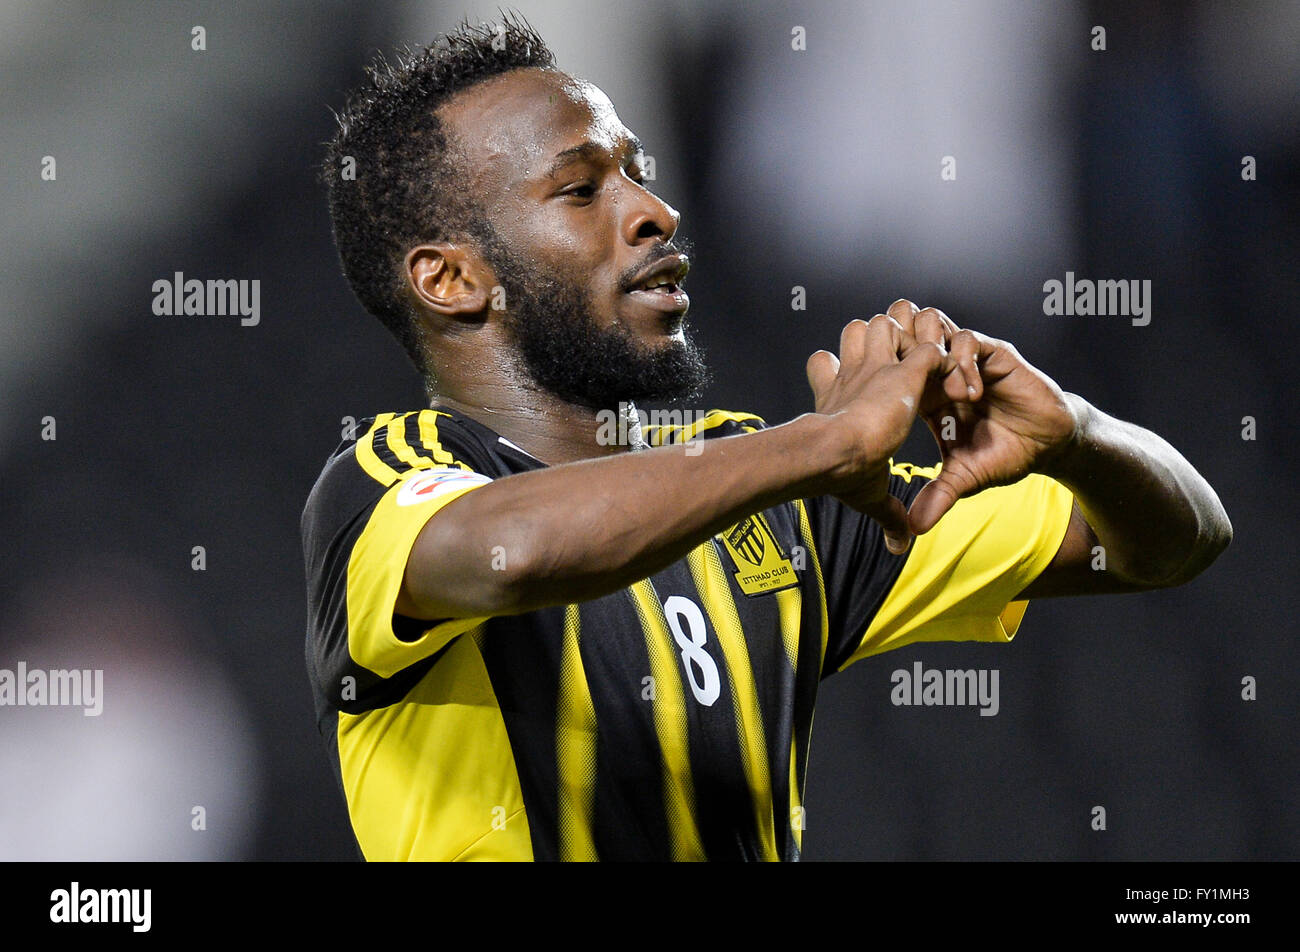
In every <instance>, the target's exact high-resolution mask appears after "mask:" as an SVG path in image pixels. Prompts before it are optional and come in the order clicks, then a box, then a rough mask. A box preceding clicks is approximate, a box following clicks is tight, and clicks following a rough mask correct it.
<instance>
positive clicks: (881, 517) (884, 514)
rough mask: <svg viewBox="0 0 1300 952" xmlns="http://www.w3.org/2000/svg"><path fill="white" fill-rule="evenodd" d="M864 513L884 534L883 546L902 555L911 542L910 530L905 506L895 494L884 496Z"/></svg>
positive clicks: (895, 553)
mask: <svg viewBox="0 0 1300 952" xmlns="http://www.w3.org/2000/svg"><path fill="white" fill-rule="evenodd" d="M866 514H867V515H868V516H870V517H871V518H872V519H874V520H875V521H876V523H877V524H878V525H879V526H880V529H881V531H882V532H883V533H884V536H885V548H887V549H888V550H889V551H890V552H892V553H893V554H894V555H902V554H903V553H904V552H906V551H907V550H908V547H909V546H911V544H912V532H911V530H910V529H909V528H908V525H907V507H906V506H904V505H903V503H902V501H901V500H899V499H898V497H896V496H886V497H885V498H884V499H882V500H881V501H880V502H879V503H876V504H874V505H872V506H871V507H869V508H868V509H867V512H866Z"/></svg>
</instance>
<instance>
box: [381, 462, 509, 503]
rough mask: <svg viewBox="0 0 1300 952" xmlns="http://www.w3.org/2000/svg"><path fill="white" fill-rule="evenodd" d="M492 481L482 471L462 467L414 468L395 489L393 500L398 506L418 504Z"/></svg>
mask: <svg viewBox="0 0 1300 952" xmlns="http://www.w3.org/2000/svg"><path fill="white" fill-rule="evenodd" d="M490 482H492V480H491V479H489V478H488V477H487V476H484V475H483V474H482V473H472V472H470V471H468V470H464V469H422V470H416V471H415V472H414V473H412V474H411V475H410V476H408V477H407V478H406V481H405V482H403V483H402V487H401V488H400V489H399V490H398V491H397V499H396V500H395V502H396V503H397V505H399V506H418V505H419V504H420V503H424V502H429V501H430V500H433V499H437V498H439V497H441V496H445V495H447V494H448V493H452V492H456V491H457V490H460V489H465V488H466V487H468V486H479V485H482V484H483V483H490Z"/></svg>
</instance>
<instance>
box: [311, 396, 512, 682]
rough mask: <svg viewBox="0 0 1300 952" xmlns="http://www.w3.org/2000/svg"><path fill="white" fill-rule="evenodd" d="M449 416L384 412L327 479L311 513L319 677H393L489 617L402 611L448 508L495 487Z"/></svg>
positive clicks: (313, 634) (329, 469) (339, 457)
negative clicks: (415, 557) (419, 553)
mask: <svg viewBox="0 0 1300 952" xmlns="http://www.w3.org/2000/svg"><path fill="white" fill-rule="evenodd" d="M476 455H478V454H476V453H475V452H474V447H473V444H472V442H471V441H469V440H468V439H466V438H465V436H464V434H461V433H458V431H457V428H456V425H455V421H453V420H452V419H451V418H450V417H448V416H447V415H446V414H443V413H440V412H438V411H434V410H424V411H419V412H417V413H409V414H381V415H380V416H379V417H376V418H375V421H374V424H373V425H372V426H371V427H370V428H369V429H368V430H367V431H366V432H365V433H364V434H363V435H361V436H359V437H358V439H357V440H356V443H355V445H354V446H353V447H351V448H349V449H345V450H344V451H343V452H342V453H339V454H337V455H336V456H335V457H334V458H333V459H332V460H331V461H330V463H329V464H328V465H327V466H326V469H325V471H324V472H323V473H322V474H321V477H320V479H319V480H318V482H317V484H316V486H315V488H314V489H313V490H312V493H311V496H310V497H309V499H308V501H307V506H306V509H305V510H304V512H303V546H304V554H305V557H306V562H307V581H308V602H309V612H310V615H311V618H310V620H309V637H310V638H311V639H313V641H314V646H310V647H314V651H313V652H312V653H313V654H314V656H315V662H316V668H317V671H318V677H320V678H322V679H323V680H325V681H328V682H333V681H335V680H336V677H334V676H341V675H342V674H344V673H348V672H356V673H357V674H358V675H359V676H360V677H361V678H362V679H364V680H370V677H369V676H377V677H378V678H390V677H392V676H393V675H395V674H396V673H398V672H400V671H402V670H403V669H406V668H408V667H410V666H411V665H413V664H415V663H416V662H419V661H422V660H424V659H426V658H428V657H429V656H431V655H433V654H434V653H436V652H437V651H439V650H440V649H441V648H443V647H444V646H445V645H447V644H448V643H449V642H450V641H451V640H452V639H453V638H455V637H456V636H457V635H459V634H462V633H463V632H465V631H467V630H469V629H471V628H473V627H475V626H477V625H478V624H480V623H481V622H483V621H484V620H485V619H482V618H456V619H449V620H446V621H442V622H437V623H430V622H421V621H416V620H414V619H406V618H402V617H401V616H398V615H396V614H395V611H394V608H395V605H396V603H397V596H398V593H399V592H400V590H401V586H402V580H403V578H404V576H405V572H406V563H407V559H408V558H409V556H410V552H411V547H412V546H413V545H414V544H415V540H416V537H417V536H418V535H419V534H420V531H421V530H422V529H423V528H424V526H425V524H426V523H427V522H428V521H429V519H430V518H432V517H433V516H434V515H435V514H436V513H438V512H439V511H440V510H441V509H442V508H443V507H444V506H446V505H447V504H448V503H450V502H452V501H453V500H455V499H458V498H460V497H461V496H463V495H465V494H466V493H468V492H472V491H473V490H475V489H477V488H479V487H481V486H484V485H486V484H487V483H489V482H491V481H492V479H491V477H490V476H489V475H488V474H486V473H484V472H481V471H480V470H481V469H483V468H486V467H483V466H479V467H476V466H475V465H474V463H473V462H472V458H473V457H474V456H476Z"/></svg>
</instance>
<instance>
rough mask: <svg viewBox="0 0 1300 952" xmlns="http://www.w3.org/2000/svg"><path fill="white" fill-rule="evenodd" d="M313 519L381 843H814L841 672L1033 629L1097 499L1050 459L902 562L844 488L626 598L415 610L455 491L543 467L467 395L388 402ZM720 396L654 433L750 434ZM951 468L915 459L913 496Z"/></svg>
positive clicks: (329, 739)
mask: <svg viewBox="0 0 1300 952" xmlns="http://www.w3.org/2000/svg"><path fill="white" fill-rule="evenodd" d="M366 425H368V427H369V428H368V429H367V430H366V431H365V432H364V434H363V435H361V436H360V437H359V438H358V439H357V440H356V441H355V442H351V441H349V442H345V443H344V444H343V445H342V446H340V447H339V448H338V450H336V451H335V453H334V455H333V456H332V457H331V458H330V460H329V462H328V463H327V464H326V466H325V469H324V472H323V473H322V474H321V476H320V479H319V480H318V481H317V483H316V485H315V487H314V489H313V490H312V493H311V496H310V498H309V499H308V501H307V506H306V509H305V511H304V513H303V523H302V530H303V544H304V551H305V557H306V564H307V580H308V601H309V625H308V632H307V664H308V668H309V673H310V676H311V681H312V685H313V690H314V695H315V699H316V706H317V721H318V726H319V728H320V731H321V733H322V735H323V736H324V737H325V740H326V744H327V747H328V750H329V753H330V758H331V761H332V763H333V766H334V768H335V770H336V772H337V777H338V780H339V782H340V784H341V785H342V790H343V794H344V797H345V799H346V802H347V808H348V813H349V815H350V817H351V821H352V829H353V832H354V834H355V837H356V840H357V844H358V846H359V848H360V851H361V854H362V856H364V857H365V858H366V859H370V860H417V859H419V860H425V859H427V860H470V859H474V860H508V859H521V860H527V859H535V860H594V859H602V860H606V859H608V860H633V859H638V860H696V859H716V860H795V859H798V858H799V855H800V848H801V843H802V836H803V827H804V809H803V801H802V796H803V789H804V778H805V775H806V773H807V769H808V744H809V736H810V731H811V728H812V721H813V706H814V703H815V701H816V699H817V688H818V684H819V682H820V681H821V680H822V679H823V678H825V677H827V676H828V675H831V674H834V673H835V672H837V671H841V670H843V669H844V668H845V667H847V666H848V665H850V664H852V663H853V662H855V661H857V660H859V659H861V658H865V657H868V656H870V655H874V654H878V653H880V652H882V651H888V650H890V649H893V648H898V647H900V646H902V645H907V644H911V643H914V642H920V641H953V640H975V641H992V642H1006V641H1010V640H1011V638H1012V636H1013V635H1014V634H1015V631H1016V628H1017V627H1018V625H1019V623H1020V618H1021V616H1022V614H1023V613H1024V609H1025V604H1026V603H1024V602H1017V601H1013V599H1014V598H1015V596H1016V595H1017V594H1019V593H1020V591H1021V590H1022V589H1024V587H1025V586H1026V585H1027V584H1028V583H1029V582H1030V581H1032V580H1033V579H1034V578H1035V577H1036V576H1037V575H1038V574H1039V572H1040V571H1042V569H1043V568H1044V567H1046V565H1047V564H1048V563H1049V562H1050V561H1051V560H1052V557H1053V556H1054V555H1055V553H1056V550H1057V548H1058V546H1059V544H1060V542H1061V540H1062V538H1063V537H1064V535H1065V531H1066V526H1067V523H1068V521H1069V516H1070V510H1071V505H1072V502H1073V497H1072V495H1071V493H1070V491H1069V490H1068V489H1066V488H1065V487H1063V486H1061V485H1060V484H1059V483H1056V482H1054V481H1052V480H1051V479H1048V478H1047V477H1044V476H1029V477H1027V478H1025V479H1023V480H1022V481H1020V482H1018V483H1016V484H1014V485H1011V486H1005V487H999V488H996V489H990V490H986V491H985V492H983V493H980V494H978V495H976V496H973V497H971V498H969V499H965V500H962V501H960V502H959V503H957V505H956V506H955V507H954V508H953V509H952V510H951V511H950V512H949V513H948V514H947V515H946V516H945V517H944V518H943V519H942V520H941V521H940V523H939V524H938V526H936V527H935V528H934V529H933V530H931V531H930V532H929V533H927V534H925V535H924V536H920V537H918V538H917V539H916V540H915V542H914V544H913V545H912V547H911V549H910V551H909V552H908V553H907V554H906V555H903V556H895V555H892V554H890V553H889V552H888V550H887V549H886V548H885V545H884V541H883V539H882V536H881V533H880V530H879V527H878V526H877V525H876V524H875V523H874V522H872V521H871V520H869V519H866V518H865V517H863V516H861V515H860V514H858V513H857V512H855V511H853V510H851V509H849V508H848V507H846V506H844V505H842V504H841V503H839V502H838V501H837V500H835V499H833V498H830V497H819V498H809V499H802V500H796V501H793V502H790V503H785V504H782V505H778V506H774V507H773V508H771V509H766V510H764V511H762V512H756V513H754V514H753V515H751V516H749V517H748V518H745V519H743V520H741V521H740V522H739V523H738V524H736V525H735V526H733V527H731V528H729V529H727V530H726V531H724V532H721V533H718V534H717V535H716V536H714V537H713V538H711V539H709V540H708V541H707V542H705V543H703V544H701V545H700V546H698V547H697V548H695V549H694V550H693V551H691V552H690V553H689V555H687V557H686V558H684V559H682V560H681V561H679V562H677V563H676V564H674V565H672V566H670V567H669V568H667V569H665V570H664V571H662V572H660V573H658V574H656V575H654V576H652V577H650V578H647V579H644V580H642V581H640V582H637V583H635V584H633V585H631V586H629V587H627V588H626V589H623V590H621V591H618V592H614V593H612V594H610V595H607V596H605V597H603V598H598V599H594V600H592V601H587V602H582V603H580V604H572V605H558V606H555V607H551V608H545V609H541V610H538V611H533V612H529V613H527V614H522V615H515V616H503V617H496V618H467V619H456V620H451V621H446V622H441V623H437V624H433V625H432V627H427V628H426V627H425V626H426V625H427V624H429V623H421V622H416V621H413V620H411V619H404V618H401V617H400V616H395V614H394V604H395V600H396V597H397V594H398V591H399V589H400V586H401V583H402V578H403V574H404V571H405V566H406V560H407V555H408V553H409V552H410V549H411V546H412V544H413V543H414V541H415V538H416V536H417V535H418V534H419V532H420V530H421V528H422V527H423V526H424V524H425V522H426V521H427V520H428V519H429V518H430V517H431V516H433V515H434V514H435V513H436V512H437V511H438V510H439V509H440V508H441V507H442V506H444V505H446V504H447V503H448V502H450V501H451V500H453V499H455V498H457V497H458V496H460V495H462V494H463V493H466V492H472V491H473V490H474V489H476V488H478V487H480V486H482V485H485V484H487V483H488V482H489V481H491V480H496V479H509V477H510V476H511V475H513V474H516V473H521V472H525V471H528V470H532V469H537V468H540V467H542V466H544V465H545V464H544V463H542V462H540V461H539V460H536V459H534V458H533V457H531V456H529V455H528V454H526V453H524V452H523V451H522V450H520V449H519V448H518V447H516V446H514V445H513V444H511V443H509V442H507V441H506V440H504V439H503V438H501V437H499V436H498V435H497V434H496V433H494V432H493V431H492V430H490V429H489V428H488V427H486V426H484V425H482V424H481V423H479V422H477V421H475V420H472V419H469V418H468V417H466V416H464V415H463V414H459V413H455V412H450V411H447V410H443V409H430V410H421V411H416V412H412V413H401V414H393V413H385V414H382V415H380V416H378V417H376V418H374V420H373V422H370V421H368V422H367V424H366ZM764 425H765V424H764V423H763V421H762V420H760V419H759V418H758V417H756V416H754V415H752V414H746V413H730V412H724V411H718V410H715V411H712V412H710V413H709V414H708V415H707V416H706V417H704V418H703V419H702V420H700V421H699V422H697V423H696V424H694V425H693V426H690V427H663V428H651V429H650V431H649V432H648V433H647V434H646V438H647V440H648V441H649V442H650V443H651V444H652V445H657V444H667V443H684V442H686V441H688V440H695V439H712V438H717V437H726V436H734V435H737V434H741V433H745V432H752V431H754V430H756V429H758V428H761V427H763V426H764ZM934 475H935V471H934V470H933V469H924V468H918V467H914V466H911V465H908V464H895V465H893V466H892V476H891V491H892V492H893V493H894V494H895V495H897V496H898V497H899V498H900V499H903V500H904V501H905V502H906V501H909V500H911V499H912V498H913V497H914V496H915V495H916V493H917V492H918V491H919V489H920V488H921V486H922V485H924V483H925V482H926V480H927V479H929V478H933V476H934Z"/></svg>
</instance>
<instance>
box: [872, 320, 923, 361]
mask: <svg viewBox="0 0 1300 952" xmlns="http://www.w3.org/2000/svg"><path fill="white" fill-rule="evenodd" d="M912 344H913V341H912V337H911V335H910V334H908V333H907V332H906V331H904V330H903V328H902V327H900V326H899V323H898V321H896V320H894V319H893V318H892V317H890V316H889V315H888V314H877V315H876V316H875V317H873V318H872V319H871V320H870V321H869V322H867V333H866V335H865V338H864V345H865V353H864V365H865V366H866V367H867V368H868V369H869V371H870V372H871V373H874V372H875V371H877V370H879V369H880V368H882V367H888V366H890V365H892V364H896V363H898V362H899V361H900V360H901V359H902V358H903V357H904V356H906V354H907V351H908V350H909V349H910V348H911V346H912Z"/></svg>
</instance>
